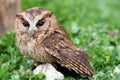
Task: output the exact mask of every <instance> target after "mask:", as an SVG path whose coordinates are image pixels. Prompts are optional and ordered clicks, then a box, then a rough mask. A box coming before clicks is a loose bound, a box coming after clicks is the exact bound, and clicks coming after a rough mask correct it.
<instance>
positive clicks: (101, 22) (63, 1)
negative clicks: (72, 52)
mask: <svg viewBox="0 0 120 80" xmlns="http://www.w3.org/2000/svg"><path fill="white" fill-rule="evenodd" d="M35 6H38V7H44V8H47V9H48V10H51V11H52V12H53V13H54V14H55V15H56V17H57V19H58V21H59V23H60V25H62V26H64V28H65V29H66V31H67V33H68V34H69V36H70V38H71V40H72V41H73V42H74V43H75V44H76V46H77V47H79V48H83V47H84V46H86V45H88V44H89V43H91V42H92V43H93V45H92V46H90V47H89V48H88V50H87V52H88V55H89V56H90V57H91V62H90V63H91V65H92V67H93V69H94V70H95V72H96V74H95V75H94V76H93V77H91V78H88V79H89V80H120V73H115V68H118V69H119V70H120V65H119V64H120V33H119V32H120V1H119V0H21V7H22V10H26V9H28V8H31V7H35ZM15 42H16V40H15V34H14V31H12V32H7V33H6V34H5V35H3V36H0V80H39V79H43V78H44V76H43V75H42V74H41V75H39V76H34V75H32V74H27V73H26V70H27V69H28V68H29V67H30V65H31V59H29V58H28V57H26V56H24V55H22V54H20V51H19V49H18V48H17V47H16V43H15ZM88 79H85V78H77V80H88ZM65 80H76V79H75V78H73V77H71V76H69V77H66V78H65Z"/></svg>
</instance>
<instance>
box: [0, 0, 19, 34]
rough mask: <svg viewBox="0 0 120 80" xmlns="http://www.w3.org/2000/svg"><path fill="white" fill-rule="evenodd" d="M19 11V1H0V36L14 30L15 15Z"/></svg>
mask: <svg viewBox="0 0 120 80" xmlns="http://www.w3.org/2000/svg"><path fill="white" fill-rule="evenodd" d="M20 10H21V8H20V0H0V34H2V33H4V32H5V31H7V30H11V29H13V28H14V20H15V15H16V13H18V12H20Z"/></svg>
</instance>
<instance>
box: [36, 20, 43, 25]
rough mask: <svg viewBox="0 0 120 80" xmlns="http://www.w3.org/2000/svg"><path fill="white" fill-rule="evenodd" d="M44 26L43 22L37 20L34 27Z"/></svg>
mask: <svg viewBox="0 0 120 80" xmlns="http://www.w3.org/2000/svg"><path fill="white" fill-rule="evenodd" d="M42 25H44V22H43V21H42V20H39V21H38V22H37V23H36V26H42Z"/></svg>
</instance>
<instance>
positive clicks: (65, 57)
mask: <svg viewBox="0 0 120 80" xmlns="http://www.w3.org/2000/svg"><path fill="white" fill-rule="evenodd" d="M43 45H44V48H45V50H46V51H47V52H48V53H49V54H51V55H53V56H54V57H56V58H57V59H58V63H60V64H61V65H63V66H65V67H67V68H69V69H73V70H74V71H75V72H77V73H81V74H83V75H87V76H92V75H93V74H94V71H93V70H92V69H91V66H90V65H89V62H88V61H89V57H88V56H87V54H86V53H85V52H82V51H80V50H78V49H77V48H76V47H75V45H74V44H73V43H72V42H71V41H70V39H69V38H68V37H67V36H66V35H63V34H60V33H59V32H54V33H52V34H51V35H50V36H49V37H47V38H46V39H45V40H44V41H43Z"/></svg>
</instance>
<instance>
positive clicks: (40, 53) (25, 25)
mask: <svg viewBox="0 0 120 80" xmlns="http://www.w3.org/2000/svg"><path fill="white" fill-rule="evenodd" d="M15 31H16V37H17V45H18V47H19V48H20V51H21V52H22V53H24V54H25V55H27V56H29V57H30V58H33V59H35V60H36V61H38V62H44V63H54V62H56V63H58V64H60V65H62V66H64V67H66V68H68V69H72V70H74V71H75V72H76V73H78V74H83V75H86V76H92V75H93V74H94V71H93V70H92V68H91V66H90V64H89V57H88V55H87V54H86V53H85V52H83V51H81V50H80V49H78V48H77V47H76V46H75V45H74V44H73V42H72V41H71V40H70V39H69V37H68V35H67V34H66V32H65V30H64V28H63V27H61V26H60V25H59V23H58V21H57V19H56V17H55V15H54V14H53V13H52V12H51V11H49V10H47V9H44V8H37V7H34V8H31V9H28V10H26V11H23V12H21V13H18V14H17V15H16V20H15Z"/></svg>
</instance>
